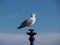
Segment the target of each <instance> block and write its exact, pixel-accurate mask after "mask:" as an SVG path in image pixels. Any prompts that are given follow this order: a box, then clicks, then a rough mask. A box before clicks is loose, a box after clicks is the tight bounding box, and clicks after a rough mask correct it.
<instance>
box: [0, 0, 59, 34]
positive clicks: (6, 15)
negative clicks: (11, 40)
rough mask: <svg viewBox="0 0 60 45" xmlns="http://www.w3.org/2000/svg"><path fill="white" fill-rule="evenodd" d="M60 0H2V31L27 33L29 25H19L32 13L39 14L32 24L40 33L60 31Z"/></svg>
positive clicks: (0, 22) (0, 19) (0, 9)
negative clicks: (19, 27) (24, 26)
mask: <svg viewBox="0 0 60 45" xmlns="http://www.w3.org/2000/svg"><path fill="white" fill-rule="evenodd" d="M59 7H60V6H59V0H1V1H0V33H3V34H4V33H8V34H11V33H12V34H23V35H24V34H25V33H26V32H28V29H27V27H26V28H23V29H21V30H18V29H17V27H18V26H19V25H20V23H21V22H23V21H24V20H25V19H27V18H29V17H30V16H31V14H32V13H35V14H37V17H36V23H35V24H34V25H33V26H32V28H33V29H35V31H36V32H37V33H38V34H47V33H49V34H51V33H54V34H55V33H59V32H60V31H59V25H60V24H59V17H60V16H59Z"/></svg>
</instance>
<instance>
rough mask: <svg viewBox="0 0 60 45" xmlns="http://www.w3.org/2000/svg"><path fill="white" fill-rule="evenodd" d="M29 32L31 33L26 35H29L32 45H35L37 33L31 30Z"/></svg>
mask: <svg viewBox="0 0 60 45" xmlns="http://www.w3.org/2000/svg"><path fill="white" fill-rule="evenodd" d="M29 31H30V32H27V33H26V34H27V35H29V41H30V45H34V40H35V37H34V35H36V34H37V33H36V32H34V29H29Z"/></svg>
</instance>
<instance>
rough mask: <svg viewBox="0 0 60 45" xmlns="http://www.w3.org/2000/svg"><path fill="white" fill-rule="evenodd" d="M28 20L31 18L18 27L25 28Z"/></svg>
mask: <svg viewBox="0 0 60 45" xmlns="http://www.w3.org/2000/svg"><path fill="white" fill-rule="evenodd" d="M28 20H29V19H27V20H25V21H24V22H22V23H21V25H20V26H19V27H18V29H21V28H23V27H26V26H27V21H28Z"/></svg>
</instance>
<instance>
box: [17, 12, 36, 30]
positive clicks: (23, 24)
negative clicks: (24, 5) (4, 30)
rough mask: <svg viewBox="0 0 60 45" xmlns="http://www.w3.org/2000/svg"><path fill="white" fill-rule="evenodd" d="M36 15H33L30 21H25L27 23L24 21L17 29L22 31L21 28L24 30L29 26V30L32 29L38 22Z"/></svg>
mask: <svg viewBox="0 0 60 45" xmlns="http://www.w3.org/2000/svg"><path fill="white" fill-rule="evenodd" d="M35 18H36V14H34V13H33V14H32V15H31V17H30V18H29V19H27V20H25V21H23V22H22V23H21V25H20V26H19V27H18V28H17V29H21V28H24V27H26V26H28V27H30V28H29V29H31V26H32V25H33V24H34V23H35V21H36V19H35Z"/></svg>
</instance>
